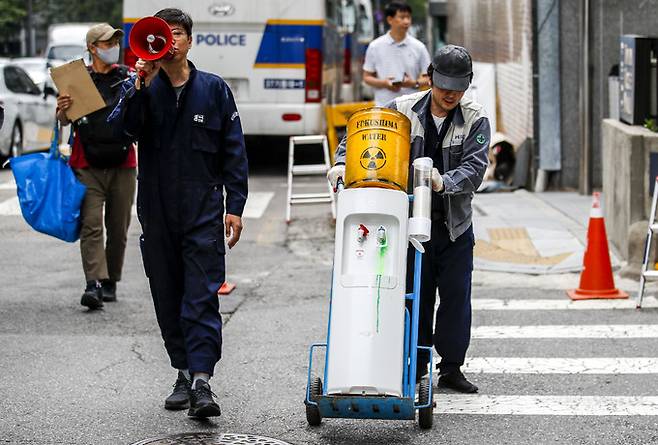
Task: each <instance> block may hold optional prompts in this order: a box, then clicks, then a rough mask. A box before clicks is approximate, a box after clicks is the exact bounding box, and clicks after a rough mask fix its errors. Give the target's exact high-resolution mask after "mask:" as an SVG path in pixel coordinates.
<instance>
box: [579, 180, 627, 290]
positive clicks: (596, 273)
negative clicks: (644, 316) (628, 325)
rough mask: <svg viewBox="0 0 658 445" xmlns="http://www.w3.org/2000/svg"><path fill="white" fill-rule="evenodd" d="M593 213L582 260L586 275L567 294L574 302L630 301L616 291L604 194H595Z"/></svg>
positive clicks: (582, 275) (591, 213) (583, 273)
mask: <svg viewBox="0 0 658 445" xmlns="http://www.w3.org/2000/svg"><path fill="white" fill-rule="evenodd" d="M592 197H593V200H592V210H591V211H590V214H589V226H588V228H587V247H586V248H585V256H584V258H583V271H582V273H581V274H580V286H579V287H578V289H572V290H568V291H567V295H569V298H571V299H572V300H590V299H595V298H606V299H607V298H628V294H627V293H625V292H623V291H620V290H619V289H617V288H615V280H614V278H613V276H612V265H611V264H610V251H609V250H608V237H607V236H606V233H605V221H604V220H603V212H602V211H601V194H600V193H599V192H595V193H594V194H593V196H592Z"/></svg>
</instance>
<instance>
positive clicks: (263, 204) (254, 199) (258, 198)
mask: <svg viewBox="0 0 658 445" xmlns="http://www.w3.org/2000/svg"><path fill="white" fill-rule="evenodd" d="M273 197H274V193H273V192H249V196H248V197H247V204H246V205H245V207H244V212H243V213H242V217H243V218H254V219H258V218H260V217H262V216H263V213H265V209H267V206H268V205H269V204H270V201H271V200H272V198H273Z"/></svg>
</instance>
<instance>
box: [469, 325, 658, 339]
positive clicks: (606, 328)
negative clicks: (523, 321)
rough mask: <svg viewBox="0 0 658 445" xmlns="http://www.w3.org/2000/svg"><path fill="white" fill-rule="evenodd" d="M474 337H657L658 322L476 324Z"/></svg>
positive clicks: (473, 330)
mask: <svg viewBox="0 0 658 445" xmlns="http://www.w3.org/2000/svg"><path fill="white" fill-rule="evenodd" d="M471 337H472V338H474V339H512V338H519V339H528V338H599V339H602V338H658V324H624V325H539V326H532V325H528V326H478V327H475V328H473V329H472V331H471Z"/></svg>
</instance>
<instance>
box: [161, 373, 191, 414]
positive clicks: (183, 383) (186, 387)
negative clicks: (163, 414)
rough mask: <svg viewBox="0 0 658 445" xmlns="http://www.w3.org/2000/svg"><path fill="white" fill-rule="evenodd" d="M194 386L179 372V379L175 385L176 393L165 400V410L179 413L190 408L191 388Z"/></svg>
mask: <svg viewBox="0 0 658 445" xmlns="http://www.w3.org/2000/svg"><path fill="white" fill-rule="evenodd" d="M191 386H192V384H191V383H190V381H189V380H187V377H185V374H183V373H182V372H180V371H178V378H177V379H176V383H174V391H173V392H172V393H171V394H170V395H169V397H167V398H166V399H165V405H164V407H165V409H170V410H172V411H177V410H181V409H187V408H189V407H190V387H191Z"/></svg>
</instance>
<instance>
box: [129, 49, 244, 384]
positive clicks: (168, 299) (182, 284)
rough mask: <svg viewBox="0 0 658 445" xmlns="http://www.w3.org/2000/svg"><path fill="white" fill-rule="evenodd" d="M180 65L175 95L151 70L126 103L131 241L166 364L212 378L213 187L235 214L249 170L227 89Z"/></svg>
mask: <svg viewBox="0 0 658 445" xmlns="http://www.w3.org/2000/svg"><path fill="white" fill-rule="evenodd" d="M188 63H189V64H190V69H191V72H190V77H189V80H188V81H187V83H186V84H185V87H184V89H183V91H182V93H181V95H180V98H179V99H178V100H177V99H176V93H175V91H174V88H173V87H172V85H171V83H170V81H169V78H168V77H167V75H166V73H165V72H164V70H160V72H159V74H158V75H157V76H156V77H155V78H154V79H153V81H152V82H151V84H150V86H149V87H148V88H147V89H145V90H141V91H138V92H137V93H136V94H135V95H134V96H133V98H132V99H130V100H129V101H128V105H127V109H126V112H125V116H124V122H125V131H126V132H128V133H129V134H131V135H138V136H139V149H138V153H139V175H138V196H137V213H138V217H139V221H140V223H141V225H142V230H143V235H142V236H141V238H140V247H141V249H142V258H143V262H144V270H145V273H146V276H147V277H148V278H149V284H150V287H151V295H152V296H153V303H154V305H155V312H156V316H157V320H158V324H159V325H160V330H161V332H162V337H163V339H164V343H165V347H166V349H167V353H168V355H169V358H170V360H171V365H172V366H173V367H174V368H176V369H189V370H190V372H192V373H194V372H204V373H208V374H210V375H212V374H213V370H214V367H215V364H216V363H217V361H219V359H220V356H221V347H222V319H221V316H220V314H219V299H218V297H217V290H218V289H219V287H220V286H221V284H222V283H223V282H224V253H225V250H224V224H223V217H224V196H223V190H222V187H224V188H225V189H226V213H229V214H232V215H237V216H241V215H242V211H243V209H244V205H245V203H246V200H247V174H248V168H247V155H246V150H245V145H244V137H243V134H242V128H241V125H240V117H239V115H238V112H237V109H236V106H235V101H234V99H233V95H232V93H231V90H230V89H229V87H228V86H227V84H226V83H225V82H224V80H223V79H221V78H220V77H219V76H216V75H214V74H210V73H205V72H202V71H197V70H196V69H195V68H194V65H193V64H192V63H191V62H189V61H188Z"/></svg>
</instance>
